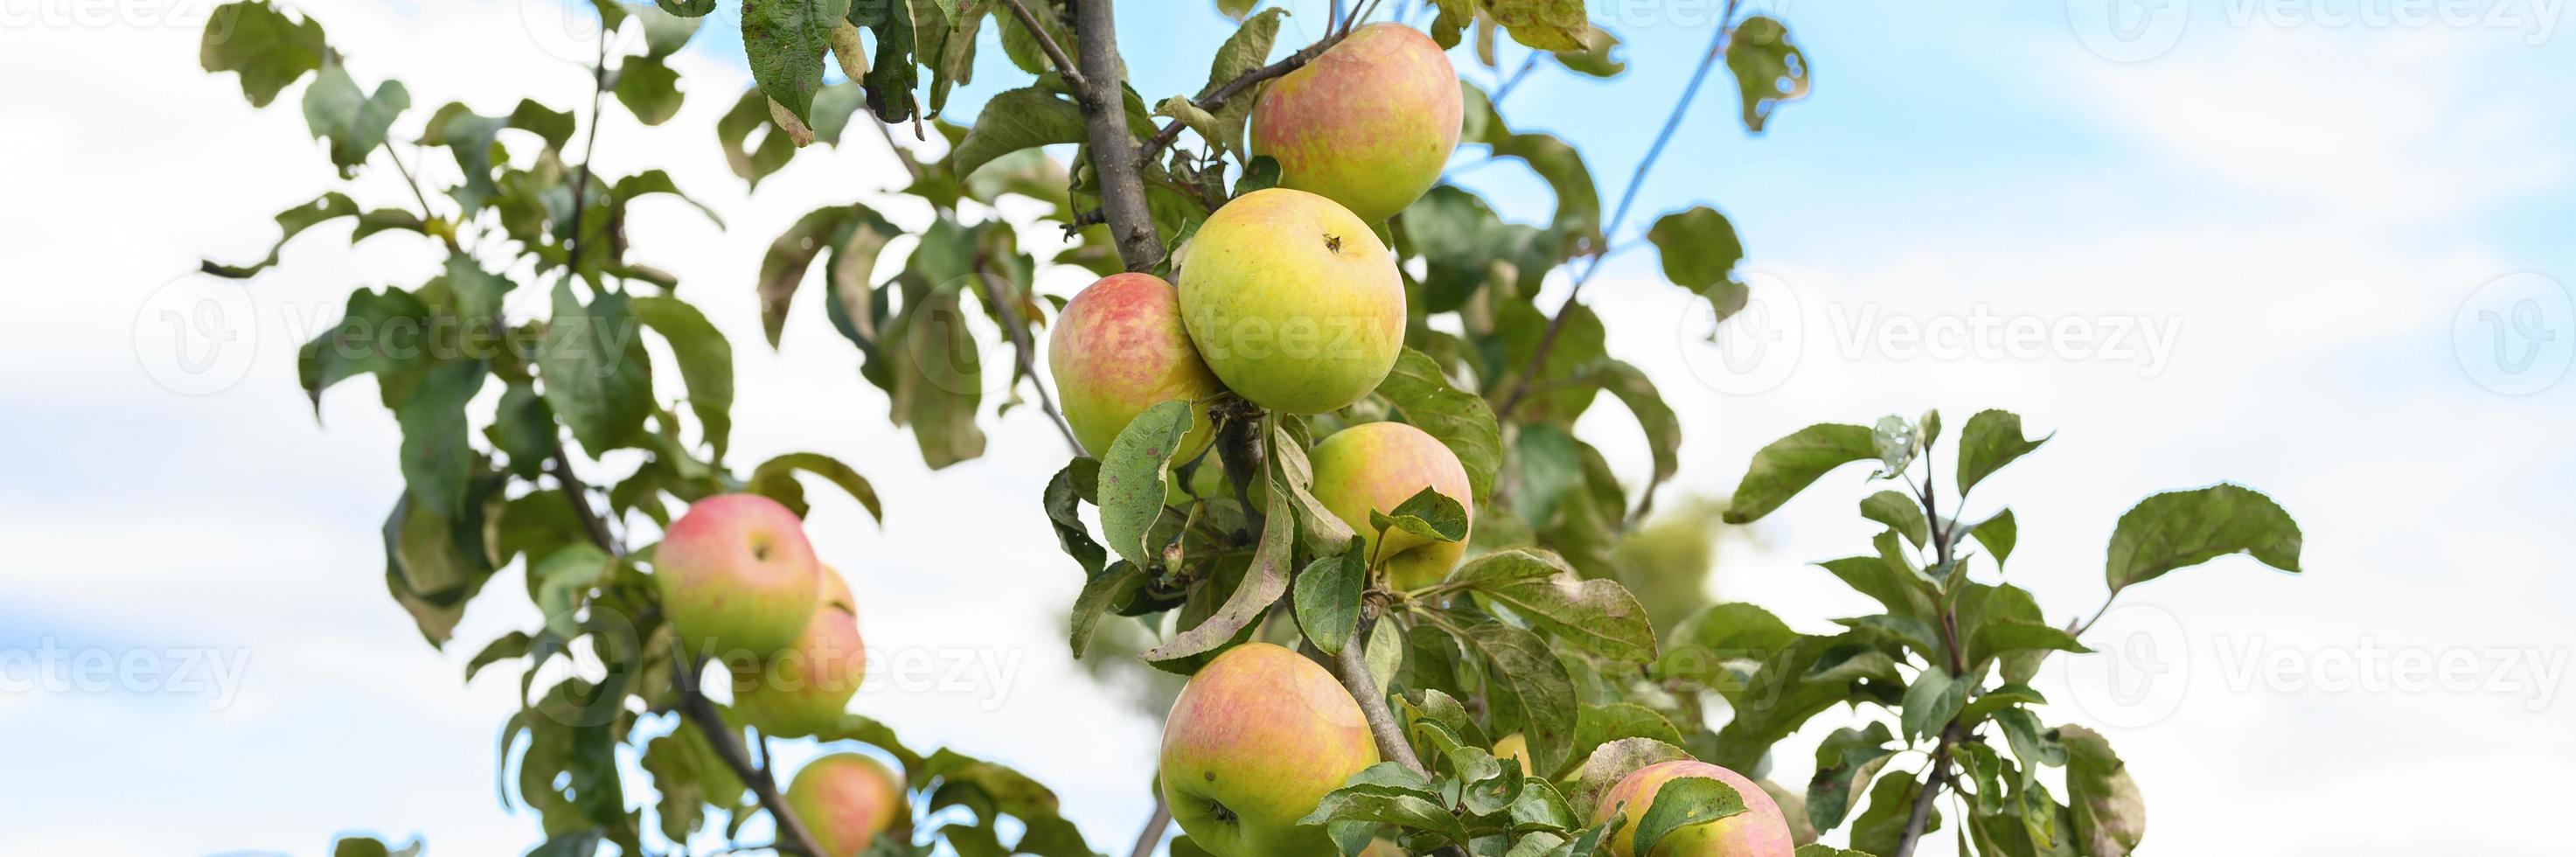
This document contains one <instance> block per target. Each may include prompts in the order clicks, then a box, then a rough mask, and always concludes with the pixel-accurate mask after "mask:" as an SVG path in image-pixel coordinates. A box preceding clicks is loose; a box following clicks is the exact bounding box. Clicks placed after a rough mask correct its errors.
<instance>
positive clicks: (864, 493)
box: [743, 452, 885, 526]
mask: <svg viewBox="0 0 2576 857" xmlns="http://www.w3.org/2000/svg"><path fill="white" fill-rule="evenodd" d="M800 470H802V471H804V472H807V473H811V474H814V475H816V476H820V477H823V478H824V479H825V480H828V481H830V482H831V483H832V484H833V485H836V486H839V487H840V489H841V490H842V491H844V492H847V493H848V494H849V495H850V499H853V500H857V501H859V506H860V507H861V508H864V509H866V510H868V516H869V517H872V518H875V519H877V524H878V525H880V526H882V525H884V524H885V505H884V504H883V502H881V501H879V500H878V499H877V489H876V486H875V485H872V484H870V483H869V482H868V480H867V477H864V476H860V475H859V471H858V470H856V469H853V468H852V467H850V466H849V465H848V464H844V463H842V461H841V460H840V459H837V458H833V457H831V456H829V455H824V454H822V453H819V452H790V453H785V454H781V455H778V456H775V457H773V458H771V459H769V460H768V461H763V462H761V463H760V466H759V467H756V468H753V469H752V471H751V479H750V480H748V481H746V482H745V483H744V484H743V490H744V491H747V492H750V493H753V494H760V495H764V496H768V497H770V498H771V499H774V500H778V501H779V502H781V503H785V504H787V506H788V507H789V508H791V509H794V510H796V514H797V515H798V516H799V517H802V516H803V515H804V514H805V504H804V503H803V501H802V499H801V498H802V496H803V492H802V491H797V492H796V493H795V494H794V495H793V496H794V497H796V498H799V499H796V500H794V501H791V500H789V499H788V498H787V497H784V496H781V495H786V494H788V489H786V488H781V487H779V486H780V485H782V484H787V485H790V486H792V485H793V483H794V481H795V477H796V472H797V471H800Z"/></svg>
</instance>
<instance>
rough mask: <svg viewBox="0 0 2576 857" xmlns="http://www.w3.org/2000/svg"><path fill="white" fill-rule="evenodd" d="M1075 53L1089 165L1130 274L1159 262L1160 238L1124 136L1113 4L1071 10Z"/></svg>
mask: <svg viewBox="0 0 2576 857" xmlns="http://www.w3.org/2000/svg"><path fill="white" fill-rule="evenodd" d="M1073 26H1074V40H1075V42H1076V44H1075V49H1076V50H1078V51H1080V52H1081V54H1082V56H1081V59H1080V64H1081V67H1082V75H1083V77H1084V79H1085V82H1086V83H1087V84H1089V85H1087V86H1084V87H1082V88H1080V89H1077V90H1075V93H1076V97H1075V99H1074V100H1075V102H1076V103H1078V104H1079V105H1081V107H1082V118H1083V124H1084V125H1085V126H1086V128H1087V129H1088V130H1089V131H1090V146H1089V151H1090V153H1091V167H1092V170H1093V172H1095V173H1097V174H1098V175H1099V177H1100V207H1101V209H1102V210H1103V211H1105V212H1107V213H1108V216H1109V237H1110V240H1112V241H1113V242H1115V243H1116V244H1117V246H1118V260H1119V261H1120V262H1122V263H1124V264H1125V265H1126V266H1127V270H1130V271H1144V270H1150V269H1152V268H1153V267H1154V266H1155V265H1157V264H1160V263H1161V262H1162V261H1163V239H1162V236H1160V235H1158V234H1156V233H1155V231H1154V215H1153V212H1152V211H1151V210H1149V209H1147V208H1146V207H1145V181H1144V178H1143V176H1142V174H1141V173H1139V172H1138V170H1137V169H1136V159H1135V158H1134V157H1133V154H1134V152H1135V151H1136V148H1135V147H1136V138H1135V137H1134V136H1133V135H1130V134H1128V133H1127V98H1126V96H1125V94H1124V92H1123V91H1122V88H1121V86H1120V83H1119V78H1118V14H1117V9H1116V4H1114V3H1112V2H1111V0H1080V2H1078V3H1076V4H1075V8H1074V22H1073Z"/></svg>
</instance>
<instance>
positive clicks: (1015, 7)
mask: <svg viewBox="0 0 2576 857" xmlns="http://www.w3.org/2000/svg"><path fill="white" fill-rule="evenodd" d="M1002 5H1004V6H1009V7H1011V14H1012V15H1014V16H1017V17H1018V18H1019V19H1020V26H1021V27H1022V28H1023V29H1026V30H1028V31H1029V35H1031V36H1034V37H1036V38H1037V40H1038V47H1039V48H1040V49H1042V50H1044V51H1046V55H1047V59H1050V60H1054V61H1055V70H1056V73H1057V74H1061V75H1063V76H1064V82H1065V85H1067V86H1071V87H1073V91H1075V92H1083V91H1086V90H1089V89H1090V88H1091V80H1090V79H1089V78H1087V77H1084V76H1083V74H1082V71H1081V69H1079V68H1076V67H1075V66H1074V64H1073V60H1072V59H1071V58H1069V57H1066V56H1065V55H1064V48H1063V47H1061V46H1058V45H1057V44H1056V43H1055V37H1054V36H1050V35H1047V28H1045V27H1043V26H1039V24H1038V16H1036V15H1032V14H1029V7H1028V6H1026V5H1024V4H1022V3H1021V2H1020V0H1002Z"/></svg>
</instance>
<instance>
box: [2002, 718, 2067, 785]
mask: <svg viewBox="0 0 2576 857" xmlns="http://www.w3.org/2000/svg"><path fill="white" fill-rule="evenodd" d="M1995 724H1996V725H1998V726H2002V727H2003V730H2004V740H2005V741H2006V742H2008V743H2010V744H2011V745H2012V751H2013V758H2015V759H2020V760H2021V786H2022V788H2029V787H2030V782H2031V778H2032V777H2035V776H2038V774H2039V767H2040V766H2041V765H2047V766H2049V767H2052V768H2060V767H2065V766H2066V745H2065V744H2062V743H2059V740H2058V737H2057V736H2056V735H2055V734H2053V733H2048V732H2046V731H2044V730H2042V729H2041V728H2040V725H2039V715H2037V714H2032V713H2031V712H2030V709H2027V708H2022V707H2020V706H2012V707H2008V708H2003V709H1999V710H1997V711H1996V712H1995Z"/></svg>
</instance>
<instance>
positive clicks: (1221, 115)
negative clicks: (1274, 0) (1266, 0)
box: [1190, 4, 1288, 161]
mask: <svg viewBox="0 0 2576 857" xmlns="http://www.w3.org/2000/svg"><path fill="white" fill-rule="evenodd" d="M1246 8H1247V9H1248V8H1249V4H1247V6H1246ZM1287 14H1288V10H1286V9H1281V8H1276V7H1274V8H1269V9H1263V10H1261V11H1260V12H1259V13H1256V14H1253V15H1252V16H1251V17H1248V18H1247V17H1243V16H1240V15H1238V16H1234V17H1236V18H1238V19H1240V20H1242V21H1243V25H1242V26H1240V27H1236V28H1235V30H1234V35H1231V36H1227V37H1226V39H1225V44H1223V45H1220V46H1218V47H1217V50H1216V59H1215V60H1213V61H1211V62H1210V63H1208V86H1209V87H1216V86H1221V85H1223V84H1225V83H1226V82H1227V81H1231V80H1233V79H1235V78H1238V77H1242V76H1243V75H1244V74H1245V73H1247V72H1250V71H1252V70H1253V69H1257V68H1260V67H1262V66H1263V65H1266V64H1268V63H1269V62H1270V48H1271V45H1272V43H1274V42H1276V41H1277V40H1278V37H1279V19H1280V18H1281V17H1284V16H1286V15H1287ZM1257 93H1258V89H1257V88H1256V89H1251V90H1245V91H1243V92H1240V93H1237V94H1235V96H1234V97H1233V98H1230V99H1227V100H1226V102H1225V103H1224V104H1222V105H1218V107H1217V109H1216V110H1214V111H1212V112H1211V115H1209V116H1208V120H1207V121H1208V125H1209V127H1210V128H1212V129H1213V130H1214V133H1212V134H1211V133H1210V132H1209V131H1208V130H1205V129H1201V128H1199V126H1196V125H1192V126H1190V128H1191V130H1194V131H1198V132H1199V136H1201V137H1204V138H1206V139H1207V141H1208V142H1209V143H1211V144H1213V145H1217V146H1222V147H1224V149H1225V150H1226V151H1228V152H1233V153H1234V156H1235V159H1236V160H1238V161H1245V160H1247V159H1248V158H1249V157H1250V155H1251V150H1250V149H1248V148H1246V147H1245V146H1244V144H1243V124H1244V120H1246V119H1249V118H1251V116H1252V105H1253V103H1254V102H1255V101H1257V100H1258V99H1257V97H1256V95H1257Z"/></svg>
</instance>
